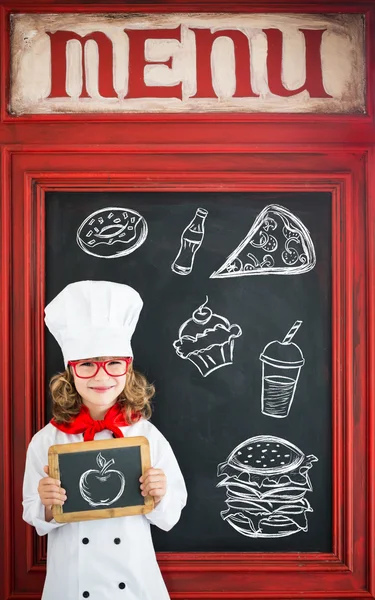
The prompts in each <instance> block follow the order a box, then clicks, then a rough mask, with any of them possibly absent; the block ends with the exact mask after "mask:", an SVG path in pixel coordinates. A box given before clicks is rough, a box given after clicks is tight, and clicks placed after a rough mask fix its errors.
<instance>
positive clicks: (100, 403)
mask: <svg viewBox="0 0 375 600" xmlns="http://www.w3.org/2000/svg"><path fill="white" fill-rule="evenodd" d="M111 358H112V357H110V356H107V357H102V358H101V359H100V360H110V359H111ZM73 377H74V385H75V387H76V390H77V392H78V394H79V395H80V396H81V398H82V402H83V404H85V405H86V406H87V407H88V408H89V409H92V410H95V411H98V410H99V411H100V410H104V409H109V408H110V407H111V406H113V405H114V404H116V400H117V398H118V396H119V395H120V394H121V392H122V391H123V389H124V387H125V380H126V375H121V376H120V377H111V376H110V375H108V374H107V373H106V372H105V371H104V369H103V368H102V367H101V368H100V369H99V371H98V372H97V374H96V375H95V377H91V378H90V379H82V378H80V377H77V375H76V374H75V372H74V370H73Z"/></svg>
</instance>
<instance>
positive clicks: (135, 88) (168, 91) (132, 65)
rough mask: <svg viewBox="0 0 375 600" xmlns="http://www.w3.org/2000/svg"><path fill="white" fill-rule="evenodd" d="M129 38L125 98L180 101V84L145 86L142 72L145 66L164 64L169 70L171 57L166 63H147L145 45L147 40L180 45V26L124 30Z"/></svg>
mask: <svg viewBox="0 0 375 600" xmlns="http://www.w3.org/2000/svg"><path fill="white" fill-rule="evenodd" d="M124 31H125V33H126V34H127V36H128V37H129V83H128V93H127V98H178V99H179V100H182V83H181V82H180V83H178V84H177V85H162V86H156V85H146V84H145V80H144V71H145V66H146V65H147V64H164V65H166V66H167V67H169V68H171V66H172V57H171V56H170V57H169V59H168V60H167V61H163V62H162V61H160V62H156V63H155V62H152V63H151V62H148V61H146V59H145V43H146V40H148V39H156V40H165V39H169V40H178V41H179V42H180V43H181V25H180V26H179V27H177V28H176V29H148V30H143V29H137V30H135V29H125V30H124Z"/></svg>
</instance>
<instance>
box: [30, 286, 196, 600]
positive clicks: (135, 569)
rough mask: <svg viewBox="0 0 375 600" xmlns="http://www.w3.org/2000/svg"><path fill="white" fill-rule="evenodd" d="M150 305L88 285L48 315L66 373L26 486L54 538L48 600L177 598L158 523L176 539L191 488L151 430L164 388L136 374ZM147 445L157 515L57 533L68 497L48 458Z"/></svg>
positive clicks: (58, 380) (55, 381)
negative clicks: (90, 446)
mask: <svg viewBox="0 0 375 600" xmlns="http://www.w3.org/2000/svg"><path fill="white" fill-rule="evenodd" d="M142 304H143V303H142V300H141V297H140V296H139V294H138V293H137V292H136V291H135V290H134V289H132V288H131V287H129V286H127V285H122V284H117V283H111V282H108V281H78V282H76V283H73V284H70V285H68V286H67V287H66V288H65V289H63V291H62V292H60V294H58V296H57V297H56V298H55V299H54V300H53V301H52V302H51V303H50V304H49V305H48V306H47V307H46V309H45V315H46V316H45V322H46V325H47V327H48V328H49V330H50V332H51V333H52V335H53V336H54V337H55V338H56V340H57V342H58V343H59V345H60V346H61V349H62V352H63V355H64V361H65V366H66V370H65V371H64V372H63V373H60V374H58V375H55V376H54V377H53V378H52V380H51V385H50V388H51V394H52V400H53V415H54V418H53V419H52V421H51V422H50V423H49V424H48V425H46V426H45V427H44V428H43V429H41V430H40V431H39V432H38V433H36V435H34V437H33V438H32V440H31V442H30V445H29V448H28V451H27V458H26V469H25V476H24V486H23V507H24V511H23V518H24V520H25V521H26V522H27V523H29V524H30V525H33V526H34V527H35V529H36V531H37V533H38V534H39V535H45V534H46V533H48V551H47V575H46V581H45V585H44V591H43V596H42V598H43V600H78V599H79V598H90V600H115V599H116V598H118V599H119V600H120V599H121V598H123V599H124V600H166V599H168V598H169V595H168V592H167V589H166V587H165V584H164V581H163V578H162V576H161V573H160V570H159V567H158V564H157V562H156V557H155V552H154V548H153V544H152V538H151V532H150V523H152V524H154V525H157V526H158V527H160V528H161V529H164V530H165V531H168V530H169V529H171V528H172V527H173V526H174V525H175V524H176V523H177V521H178V520H179V518H180V514H181V510H182V508H183V507H184V505H185V503H186V488H185V484H184V480H183V477H182V475H181V472H180V469H179V466H178V463H177V460H176V458H175V456H174V454H173V452H172V449H171V447H170V445H169V444H168V442H167V440H166V439H165V438H164V437H163V435H162V434H161V433H160V432H159V431H158V429H156V427H154V426H153V425H152V424H151V423H150V422H149V421H148V419H149V418H150V416H151V408H150V399H151V397H152V396H153V393H154V388H153V386H152V385H150V384H148V383H147V381H146V379H145V377H143V376H142V375H140V374H139V373H137V372H136V371H134V370H133V368H132V364H131V358H132V356H133V352H132V348H131V344H130V341H131V337H132V334H133V331H134V329H135V326H136V324H137V321H138V317H139V313H140V311H141V309H142ZM138 435H141V436H146V437H147V438H148V440H149V443H150V450H151V464H152V465H153V467H152V468H151V469H149V470H148V471H147V472H146V473H145V474H144V476H143V477H142V478H141V480H140V487H141V490H142V494H143V495H147V494H149V495H151V496H153V497H154V500H155V508H154V509H153V510H152V511H151V512H150V513H148V514H147V515H136V516H129V517H119V518H110V519H97V520H91V521H80V522H77V523H64V524H63V523H57V522H56V521H55V520H54V519H53V517H52V512H51V506H52V505H53V504H63V503H64V501H65V500H66V493H65V490H64V488H63V487H61V486H60V482H59V481H57V480H54V479H52V478H50V477H49V476H48V466H47V462H48V448H49V447H50V446H52V445H54V444H64V443H71V442H82V441H84V440H85V441H87V440H92V439H94V436H95V439H97V440H98V439H107V438H111V437H112V436H114V437H122V436H124V437H129V436H138ZM63 484H64V482H62V484H61V485H62V486H63Z"/></svg>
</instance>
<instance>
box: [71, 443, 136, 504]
mask: <svg viewBox="0 0 375 600" xmlns="http://www.w3.org/2000/svg"><path fill="white" fill-rule="evenodd" d="M96 463H97V465H98V467H99V469H100V471H98V469H89V470H88V471H85V472H84V473H82V475H81V477H80V479H79V491H80V494H81V496H82V498H83V499H84V500H86V502H88V503H89V505H90V506H93V507H95V506H110V505H111V504H113V503H114V502H116V500H118V499H119V498H121V496H122V494H123V492H124V489H125V475H124V474H123V473H122V472H121V471H117V470H116V469H109V467H110V466H111V465H114V464H115V459H114V458H111V460H109V461H106V460H105V458H104V456H102V454H101V453H100V452H99V454H98V455H97V457H96ZM90 473H99V474H100V477H103V478H105V476H106V475H108V473H116V474H117V475H119V477H120V481H121V486H120V491H119V492H118V494H117V496H116V497H115V498H113V499H112V500H110V499H109V498H106V499H105V500H101V501H100V502H94V501H93V500H92V498H91V496H90V489H89V487H88V486H87V477H88V476H89V475H90Z"/></svg>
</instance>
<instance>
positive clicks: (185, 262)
mask: <svg viewBox="0 0 375 600" xmlns="http://www.w3.org/2000/svg"><path fill="white" fill-rule="evenodd" d="M207 215H208V211H207V210H206V209H205V208H198V209H197V211H196V213H195V216H194V219H193V220H192V221H190V223H189V225H188V226H187V227H185V229H184V231H183V232H182V235H181V245H180V249H179V251H178V254H177V256H176V258H175V260H174V261H173V264H172V267H171V268H172V271H173V272H174V273H177V275H189V273H191V271H192V269H193V265H194V257H195V255H196V253H197V251H198V250H199V248H200V247H201V245H202V242H203V238H204V222H205V220H206V217H207Z"/></svg>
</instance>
